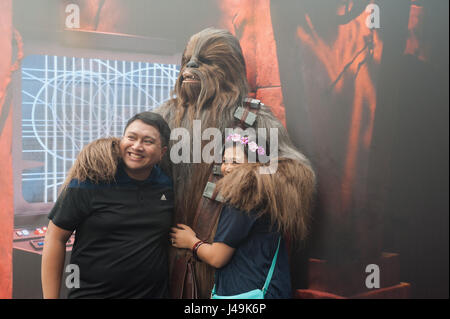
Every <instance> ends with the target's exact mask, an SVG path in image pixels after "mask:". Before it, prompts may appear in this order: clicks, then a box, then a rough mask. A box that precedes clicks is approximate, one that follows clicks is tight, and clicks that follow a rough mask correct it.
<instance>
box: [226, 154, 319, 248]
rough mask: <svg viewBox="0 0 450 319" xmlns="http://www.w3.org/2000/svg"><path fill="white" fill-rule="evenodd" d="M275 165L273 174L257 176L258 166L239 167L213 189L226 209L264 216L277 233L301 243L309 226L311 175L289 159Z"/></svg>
mask: <svg viewBox="0 0 450 319" xmlns="http://www.w3.org/2000/svg"><path fill="white" fill-rule="evenodd" d="M278 164H279V165H278V170H277V172H276V173H274V174H260V172H259V168H260V167H261V164H260V163H246V164H240V165H238V166H237V167H236V168H235V169H233V170H232V171H231V172H230V173H229V174H227V175H226V176H224V177H223V178H222V179H221V180H220V181H219V182H218V183H217V189H218V190H219V192H220V194H221V195H222V196H223V197H224V198H225V199H226V201H227V203H228V204H229V205H232V206H235V207H238V208H239V209H241V210H243V211H247V212H248V211H251V210H257V211H258V213H259V215H263V214H268V215H269V216H270V220H271V223H272V225H277V227H278V231H280V232H281V233H283V234H284V235H285V236H286V237H289V238H291V239H293V240H294V241H295V240H300V241H302V240H304V239H305V238H306V237H307V235H308V226H309V224H310V217H311V216H310V211H311V205H312V200H313V195H314V189H315V187H314V177H313V172H312V171H311V170H310V169H309V167H308V166H305V165H302V164H299V163H298V162H296V161H294V160H292V159H289V158H278Z"/></svg>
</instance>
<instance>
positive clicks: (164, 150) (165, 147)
mask: <svg viewBox="0 0 450 319" xmlns="http://www.w3.org/2000/svg"><path fill="white" fill-rule="evenodd" d="M167 148H168V147H167V146H164V147H161V158H160V161H162V159H163V157H164V154H166V152H167Z"/></svg>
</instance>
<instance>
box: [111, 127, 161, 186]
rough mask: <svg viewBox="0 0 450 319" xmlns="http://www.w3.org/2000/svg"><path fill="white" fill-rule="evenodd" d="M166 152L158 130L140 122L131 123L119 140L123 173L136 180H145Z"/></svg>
mask: <svg viewBox="0 0 450 319" xmlns="http://www.w3.org/2000/svg"><path fill="white" fill-rule="evenodd" d="M166 151H167V146H164V147H162V144H161V136H160V134H159V131H158V129H156V128H155V127H154V126H151V125H148V124H145V123H144V122H142V121H141V120H136V121H134V122H132V123H131V124H130V125H129V126H128V127H127V129H126V130H125V134H124V136H123V137H122V139H121V140H120V155H121V157H122V159H123V162H124V164H125V172H126V173H127V174H128V176H130V177H131V178H133V179H136V180H145V179H146V178H147V177H148V176H149V175H150V172H151V170H152V168H153V166H154V165H155V164H157V163H158V162H159V161H161V159H162V158H163V156H164V153H165V152H166Z"/></svg>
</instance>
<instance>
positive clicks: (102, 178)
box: [61, 137, 120, 193]
mask: <svg viewBox="0 0 450 319" xmlns="http://www.w3.org/2000/svg"><path fill="white" fill-rule="evenodd" d="M119 143H120V139H119V138H116V137H105V138H100V139H97V140H95V141H93V142H91V143H89V144H88V145H86V146H85V147H84V148H83V149H82V150H81V152H80V153H79V154H78V156H77V159H76V161H75V163H74V164H73V165H72V167H71V168H70V170H69V172H68V173H67V177H66V180H65V181H64V184H63V186H62V188H61V193H63V192H64V191H65V190H66V189H67V187H68V185H69V184H70V181H72V180H73V179H76V180H78V181H79V182H83V181H86V180H90V181H91V182H93V183H96V184H98V183H100V182H111V181H112V180H113V179H114V175H115V173H116V171H117V165H118V164H119V161H120V152H119Z"/></svg>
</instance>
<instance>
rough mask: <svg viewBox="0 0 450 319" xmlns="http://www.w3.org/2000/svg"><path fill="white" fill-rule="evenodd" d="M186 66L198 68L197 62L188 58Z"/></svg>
mask: <svg viewBox="0 0 450 319" xmlns="http://www.w3.org/2000/svg"><path fill="white" fill-rule="evenodd" d="M186 67H188V68H198V64H197V62H195V61H194V60H190V61H189V62H188V64H186Z"/></svg>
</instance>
